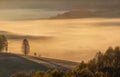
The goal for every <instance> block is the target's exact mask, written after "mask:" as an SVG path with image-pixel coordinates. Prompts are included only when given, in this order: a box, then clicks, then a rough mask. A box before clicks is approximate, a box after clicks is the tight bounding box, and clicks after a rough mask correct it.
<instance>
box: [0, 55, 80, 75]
mask: <svg viewBox="0 0 120 77" xmlns="http://www.w3.org/2000/svg"><path fill="white" fill-rule="evenodd" d="M77 65H78V63H76V62H70V61H65V60H57V59H50V58H43V57H40V58H38V57H33V56H27V57H25V56H23V55H15V54H10V53H9V54H7V53H0V77H9V76H10V75H11V74H13V73H16V72H21V71H22V72H26V71H27V72H28V71H35V70H40V71H47V70H50V69H54V68H58V69H62V70H70V69H72V68H74V67H75V66H77Z"/></svg>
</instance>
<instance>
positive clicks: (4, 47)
mask: <svg viewBox="0 0 120 77" xmlns="http://www.w3.org/2000/svg"><path fill="white" fill-rule="evenodd" d="M2 51H6V52H7V51H8V41H7V37H6V36H5V35H0V52H2Z"/></svg>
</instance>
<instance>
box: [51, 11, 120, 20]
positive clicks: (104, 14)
mask: <svg viewBox="0 0 120 77" xmlns="http://www.w3.org/2000/svg"><path fill="white" fill-rule="evenodd" d="M68 18H120V11H119V10H109V9H106V10H96V11H93V10H81V9H77V10H71V11H68V12H65V13H63V14H58V15H57V16H54V17H50V19H68Z"/></svg>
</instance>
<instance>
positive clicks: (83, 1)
mask: <svg viewBox="0 0 120 77" xmlns="http://www.w3.org/2000/svg"><path fill="white" fill-rule="evenodd" d="M119 7H120V0H92V1H91V0H0V20H27V19H40V18H48V17H52V16H56V15H57V14H61V13H63V12H65V11H68V10H73V9H87V10H100V9H102V10H103V9H118V10H119Z"/></svg>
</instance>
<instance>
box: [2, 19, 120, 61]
mask: <svg viewBox="0 0 120 77" xmlns="http://www.w3.org/2000/svg"><path fill="white" fill-rule="evenodd" d="M0 30H3V31H8V32H12V33H16V34H19V35H34V36H49V37H51V38H50V39H47V40H44V39H40V40H29V41H30V47H31V55H33V53H34V52H36V53H37V54H38V55H41V56H45V57H52V58H57V59H65V60H71V61H78V62H79V61H81V60H85V61H88V60H89V59H91V58H93V57H94V56H95V54H96V52H98V51H102V52H104V51H105V49H107V48H108V47H109V46H113V47H115V46H117V45H120V36H119V33H120V19H97V18H96V19H95V18H94V19H69V20H30V21H9V22H8V21H1V22H0ZM21 45H22V40H9V52H11V53H21Z"/></svg>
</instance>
